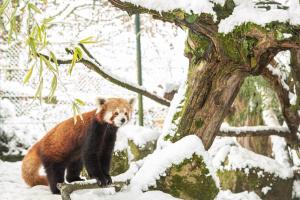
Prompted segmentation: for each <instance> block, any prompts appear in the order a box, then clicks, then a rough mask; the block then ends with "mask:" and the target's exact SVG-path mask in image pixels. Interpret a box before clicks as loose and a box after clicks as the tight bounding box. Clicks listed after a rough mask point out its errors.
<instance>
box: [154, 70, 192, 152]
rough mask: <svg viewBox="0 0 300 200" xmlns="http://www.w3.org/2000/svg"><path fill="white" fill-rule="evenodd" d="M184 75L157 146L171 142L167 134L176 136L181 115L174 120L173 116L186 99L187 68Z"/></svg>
mask: <svg viewBox="0 0 300 200" xmlns="http://www.w3.org/2000/svg"><path fill="white" fill-rule="evenodd" d="M183 77H184V79H183V80H182V83H181V85H180V87H179V89H178V91H177V93H176V94H175V95H174V98H173V100H172V101H171V105H170V107H169V110H168V114H167V116H166V117H165V119H164V125H163V130H162V134H161V136H160V137H159V139H158V141H157V148H164V147H165V146H167V145H168V144H170V143H171V142H170V141H166V140H165V136H167V135H170V136H174V134H175V133H176V130H177V124H178V123H179V121H180V117H178V118H177V119H176V120H173V118H174V115H175V114H176V113H177V112H180V110H181V108H182V106H183V104H184V101H185V93H186V90H187V70H186V72H185V73H184V75H183Z"/></svg>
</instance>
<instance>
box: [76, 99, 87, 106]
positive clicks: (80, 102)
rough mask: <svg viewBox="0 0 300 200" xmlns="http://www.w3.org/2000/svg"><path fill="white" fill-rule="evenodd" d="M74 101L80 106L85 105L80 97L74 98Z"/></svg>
mask: <svg viewBox="0 0 300 200" xmlns="http://www.w3.org/2000/svg"><path fill="white" fill-rule="evenodd" d="M75 102H76V103H77V104H79V105H81V106H84V105H85V102H84V101H82V100H81V99H75Z"/></svg>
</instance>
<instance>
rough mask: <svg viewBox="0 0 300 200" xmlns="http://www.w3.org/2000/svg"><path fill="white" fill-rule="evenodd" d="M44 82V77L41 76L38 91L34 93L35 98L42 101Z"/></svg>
mask: <svg viewBox="0 0 300 200" xmlns="http://www.w3.org/2000/svg"><path fill="white" fill-rule="evenodd" d="M43 84H44V79H43V78H41V80H40V83H39V86H38V88H37V90H36V93H35V95H34V98H35V99H36V98H39V99H40V102H42V90H43Z"/></svg>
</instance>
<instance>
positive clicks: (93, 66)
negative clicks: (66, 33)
mask: <svg viewBox="0 0 300 200" xmlns="http://www.w3.org/2000/svg"><path fill="white" fill-rule="evenodd" d="M80 46H81V47H82V49H83V50H84V52H85V53H86V54H87V56H88V57H89V58H90V59H92V61H91V60H89V59H85V58H82V59H81V60H79V61H77V63H82V64H84V65H85V66H86V67H87V68H89V69H90V70H92V71H94V72H96V73H97V74H98V75H100V76H102V77H103V78H105V79H106V80H108V81H110V82H112V83H114V84H116V85H118V86H120V87H123V88H126V89H127V90H130V91H133V92H136V93H139V94H141V95H143V96H145V97H148V98H149V99H152V100H153V101H156V102H157V103H160V104H162V105H165V106H170V101H169V100H167V99H164V98H162V97H160V96H158V95H156V94H153V93H151V92H149V91H147V90H146V89H145V88H144V87H141V86H139V85H135V84H134V83H129V82H126V81H122V80H120V79H119V78H117V77H116V76H114V75H112V74H109V73H108V72H106V71H104V69H101V68H102V65H101V64H100V63H99V62H98V61H97V60H96V59H95V58H94V57H93V56H92V54H91V53H90V52H89V51H88V50H87V49H86V48H85V46H84V45H82V44H80ZM40 55H42V56H44V57H45V58H46V59H48V60H50V61H51V62H54V60H52V59H50V58H49V56H47V55H44V54H41V53H39V54H38V56H40ZM57 63H58V64H60V65H61V64H71V63H72V60H71V59H68V60H62V59H57Z"/></svg>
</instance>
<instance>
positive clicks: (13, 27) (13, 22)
mask: <svg viewBox="0 0 300 200" xmlns="http://www.w3.org/2000/svg"><path fill="white" fill-rule="evenodd" d="M16 12H17V8H15V9H14V11H13V12H12V14H11V16H10V20H9V25H10V27H9V32H8V43H10V42H11V39H12V34H13V33H15V34H16V32H17V28H16Z"/></svg>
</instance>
